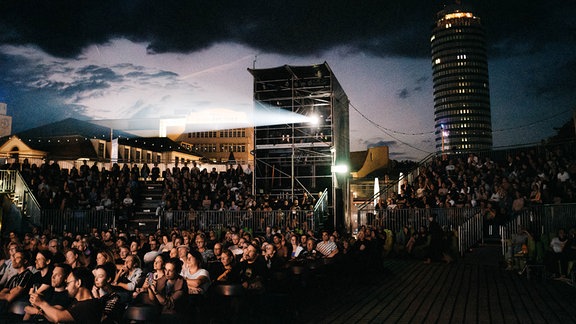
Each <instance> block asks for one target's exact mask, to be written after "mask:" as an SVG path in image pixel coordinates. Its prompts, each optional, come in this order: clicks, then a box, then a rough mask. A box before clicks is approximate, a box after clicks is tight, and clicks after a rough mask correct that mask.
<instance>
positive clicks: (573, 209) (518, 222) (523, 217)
mask: <svg viewBox="0 0 576 324" xmlns="http://www.w3.org/2000/svg"><path fill="white" fill-rule="evenodd" d="M575 226H576V204H562V205H543V206H536V207H531V208H528V209H525V210H523V211H522V212H521V213H518V214H516V215H515V216H514V217H513V218H512V219H511V220H510V221H508V222H507V223H506V224H505V225H504V226H502V227H501V228H500V236H501V239H502V255H506V251H507V244H508V241H509V240H510V239H511V238H512V235H514V234H516V233H518V228H519V227H524V228H526V229H527V230H528V231H529V232H530V233H532V234H533V235H536V237H540V236H541V235H544V234H545V235H556V232H557V231H558V229H560V228H564V229H566V230H567V229H569V228H572V227H575ZM550 238H551V237H550Z"/></svg>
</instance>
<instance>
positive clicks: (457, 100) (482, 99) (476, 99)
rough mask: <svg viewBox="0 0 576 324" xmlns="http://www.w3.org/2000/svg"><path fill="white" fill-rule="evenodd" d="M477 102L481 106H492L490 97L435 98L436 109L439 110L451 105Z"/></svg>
mask: <svg viewBox="0 0 576 324" xmlns="http://www.w3.org/2000/svg"><path fill="white" fill-rule="evenodd" d="M463 102H475V103H479V104H482V103H484V104H486V105H490V96H449V97H442V98H434V108H436V109H438V108H439V107H443V106H444V105H446V104H449V103H456V104H458V103H463Z"/></svg>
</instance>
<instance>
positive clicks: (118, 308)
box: [92, 262, 124, 323]
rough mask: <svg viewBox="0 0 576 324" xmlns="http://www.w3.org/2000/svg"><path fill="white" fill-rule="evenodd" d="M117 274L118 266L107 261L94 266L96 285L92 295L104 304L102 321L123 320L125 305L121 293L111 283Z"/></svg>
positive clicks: (117, 321) (113, 321) (116, 321)
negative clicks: (121, 300)
mask: <svg viewBox="0 0 576 324" xmlns="http://www.w3.org/2000/svg"><path fill="white" fill-rule="evenodd" d="M115 275H116V266H114V264H113V263H111V262H107V263H105V264H103V265H97V266H96V268H94V287H93V288H92V296H93V297H94V298H97V299H99V300H100V304H101V305H102V317H101V320H100V321H101V323H119V322H120V321H121V320H122V316H123V311H124V307H123V305H122V303H121V302H120V295H119V294H118V293H117V292H116V291H114V288H113V287H112V285H111V282H112V279H113V278H114V277H115Z"/></svg>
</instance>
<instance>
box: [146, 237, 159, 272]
mask: <svg viewBox="0 0 576 324" xmlns="http://www.w3.org/2000/svg"><path fill="white" fill-rule="evenodd" d="M148 244H149V246H150V251H148V252H146V253H145V254H144V257H143V258H142V261H143V262H144V265H145V267H146V268H147V269H149V267H148V266H149V264H151V263H153V262H154V260H155V259H156V257H157V256H158V255H159V254H160V251H159V247H160V246H159V245H158V240H157V239H156V238H155V237H154V236H150V239H149V240H148Z"/></svg>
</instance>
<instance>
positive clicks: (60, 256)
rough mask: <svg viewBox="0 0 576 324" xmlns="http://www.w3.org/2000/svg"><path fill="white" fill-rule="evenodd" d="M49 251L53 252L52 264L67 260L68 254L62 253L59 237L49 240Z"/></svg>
mask: <svg viewBox="0 0 576 324" xmlns="http://www.w3.org/2000/svg"><path fill="white" fill-rule="evenodd" d="M48 251H50V253H52V264H56V263H64V262H66V256H64V253H62V249H61V247H60V243H59V242H58V239H51V240H50V241H48Z"/></svg>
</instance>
